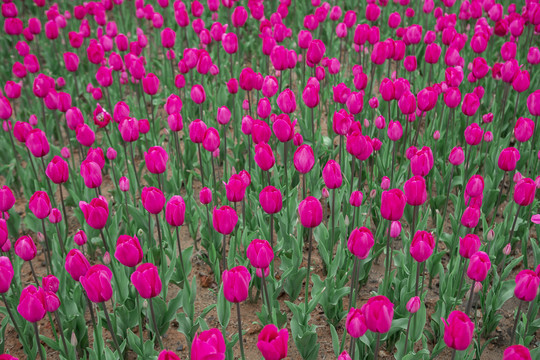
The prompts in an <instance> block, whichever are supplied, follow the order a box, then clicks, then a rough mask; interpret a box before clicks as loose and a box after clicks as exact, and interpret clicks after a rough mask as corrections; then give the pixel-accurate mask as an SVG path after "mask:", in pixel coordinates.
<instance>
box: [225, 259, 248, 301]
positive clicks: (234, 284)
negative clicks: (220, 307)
mask: <svg viewBox="0 0 540 360" xmlns="http://www.w3.org/2000/svg"><path fill="white" fill-rule="evenodd" d="M222 279H223V294H224V296H225V299H227V301H229V302H232V303H240V302H243V301H245V300H246V299H247V296H248V289H249V282H250V280H251V275H250V274H249V271H248V269H246V267H244V266H237V267H234V268H232V269H231V270H225V271H223V276H222Z"/></svg>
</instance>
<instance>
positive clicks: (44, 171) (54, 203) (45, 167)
mask: <svg viewBox="0 0 540 360" xmlns="http://www.w3.org/2000/svg"><path fill="white" fill-rule="evenodd" d="M41 165H42V166H43V173H46V171H47V166H45V160H44V159H43V156H42V157H41ZM45 179H47V187H48V188H49V194H50V195H51V201H52V203H53V205H54V206H56V200H55V198H54V193H53V191H52V185H51V179H49V177H48V176H45Z"/></svg>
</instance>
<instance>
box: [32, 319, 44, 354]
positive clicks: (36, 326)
mask: <svg viewBox="0 0 540 360" xmlns="http://www.w3.org/2000/svg"><path fill="white" fill-rule="evenodd" d="M33 324H34V334H35V335H36V344H37V347H38V349H39V357H40V358H41V360H45V356H44V355H43V348H42V347H41V341H40V340H39V330H38V324H37V322H35V323H33Z"/></svg>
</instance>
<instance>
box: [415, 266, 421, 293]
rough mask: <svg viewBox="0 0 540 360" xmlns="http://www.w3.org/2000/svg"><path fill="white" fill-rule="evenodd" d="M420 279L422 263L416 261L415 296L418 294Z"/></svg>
mask: <svg viewBox="0 0 540 360" xmlns="http://www.w3.org/2000/svg"><path fill="white" fill-rule="evenodd" d="M419 280H420V263H419V262H417V263H416V285H415V289H414V296H418V283H419Z"/></svg>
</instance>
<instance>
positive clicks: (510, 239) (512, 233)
mask: <svg viewBox="0 0 540 360" xmlns="http://www.w3.org/2000/svg"><path fill="white" fill-rule="evenodd" d="M520 209H521V206H520V207H518V209H517V211H516V216H514V222H513V223H512V228H511V229H510V235H509V236H508V241H507V244H511V243H512V236H513V235H514V229H515V228H516V222H517V219H518V215H519V210H520Z"/></svg>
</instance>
